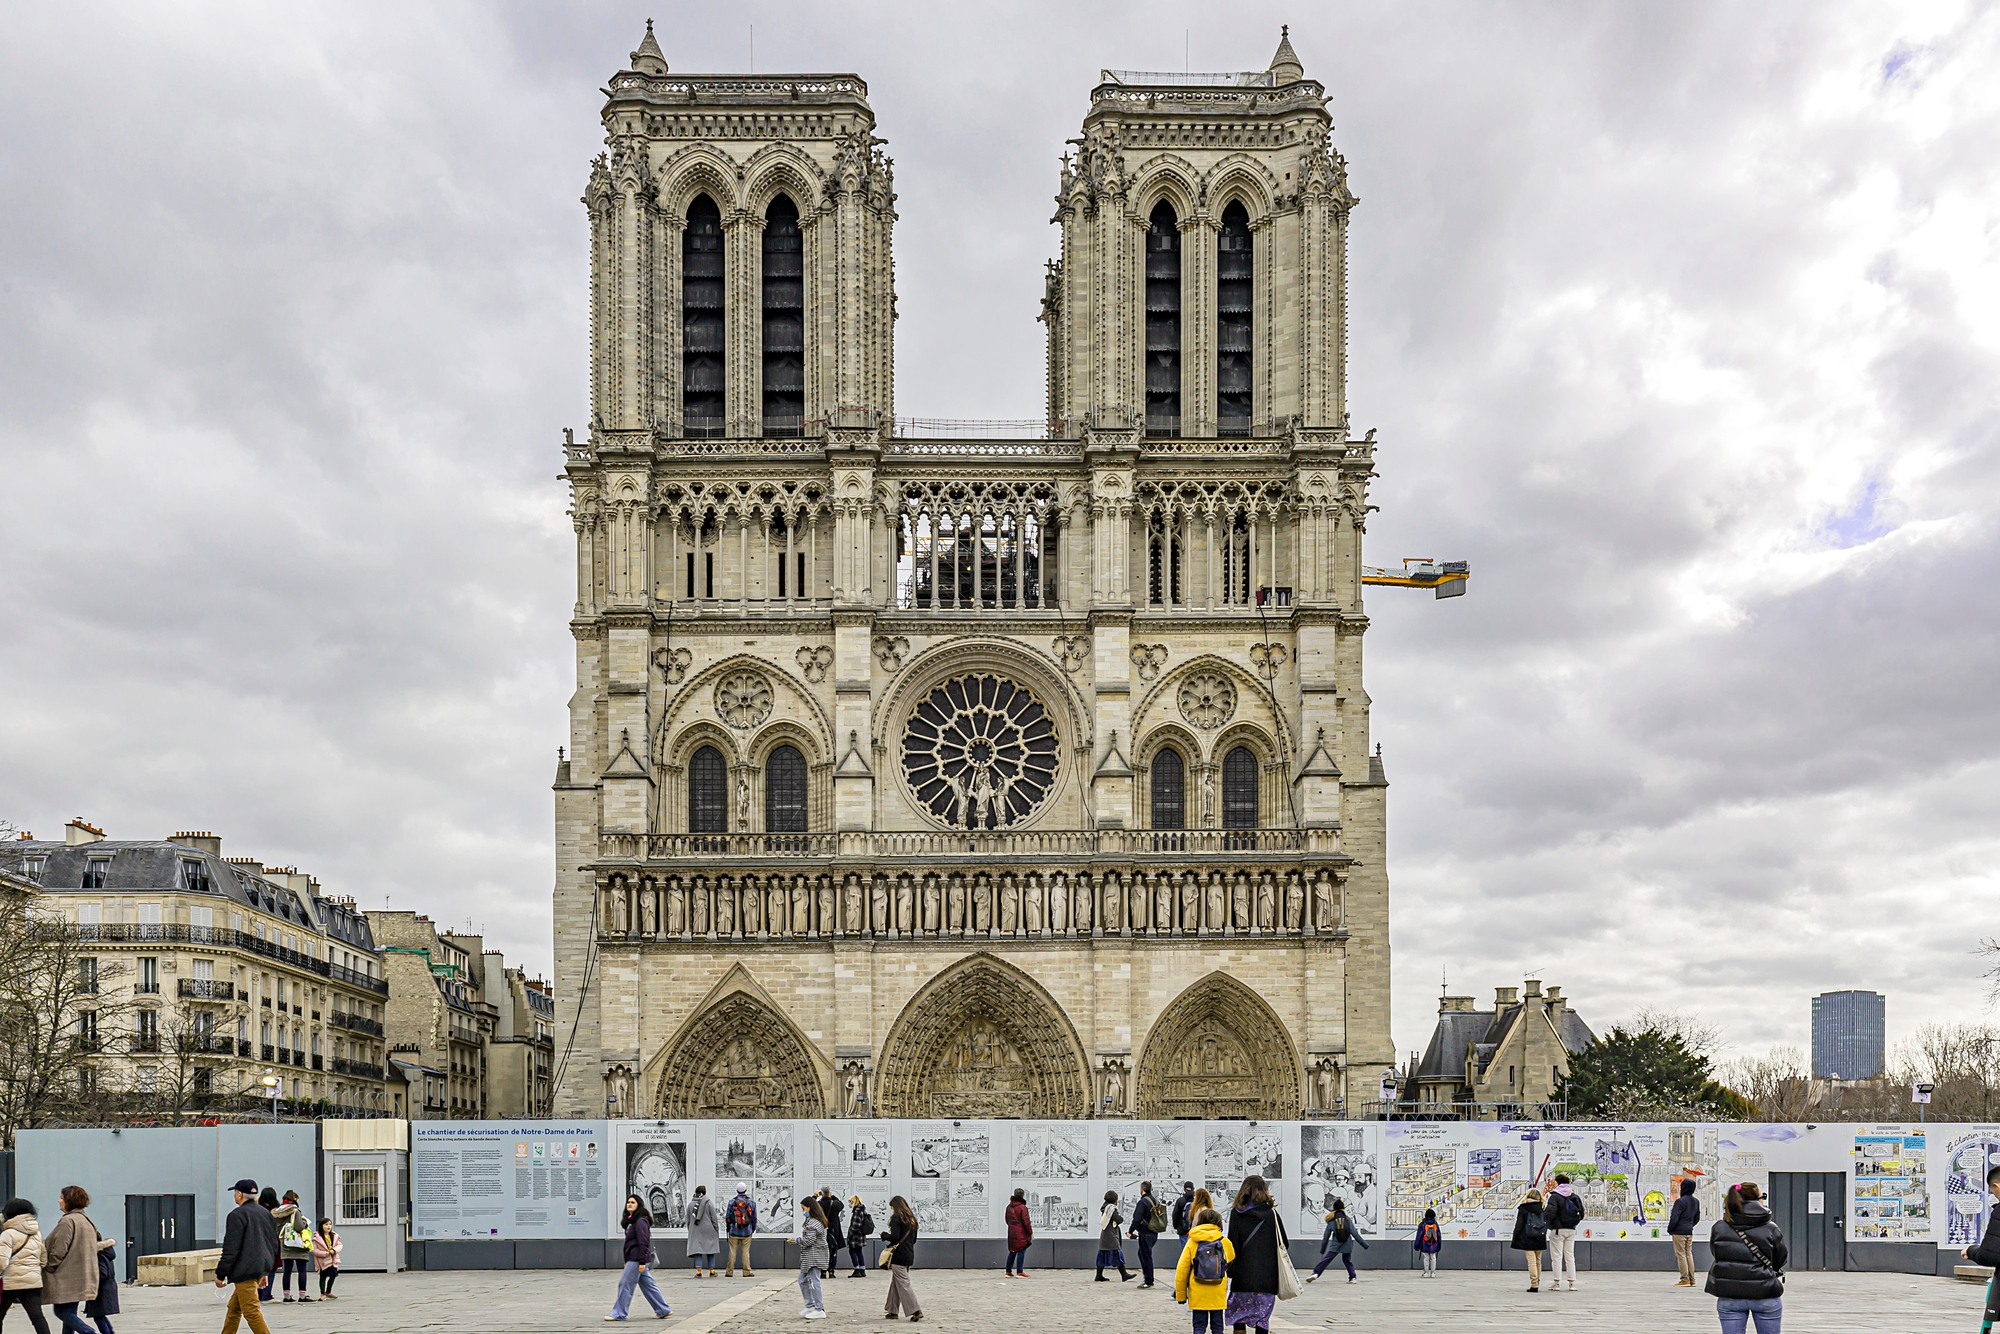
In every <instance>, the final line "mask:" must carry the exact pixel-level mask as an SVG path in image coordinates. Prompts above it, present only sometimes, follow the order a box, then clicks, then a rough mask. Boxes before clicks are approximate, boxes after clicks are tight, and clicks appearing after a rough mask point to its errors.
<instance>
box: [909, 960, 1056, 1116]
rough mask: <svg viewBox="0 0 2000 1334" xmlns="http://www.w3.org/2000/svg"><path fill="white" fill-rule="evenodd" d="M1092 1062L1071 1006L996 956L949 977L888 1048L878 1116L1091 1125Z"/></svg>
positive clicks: (956, 968)
mask: <svg viewBox="0 0 2000 1334" xmlns="http://www.w3.org/2000/svg"><path fill="white" fill-rule="evenodd" d="M1089 1068H1090V1067H1089V1062H1088V1060H1087V1059H1086V1057H1085V1056H1084V1051H1083V1043H1082V1042H1081V1041H1080V1040H1079V1039H1078V1038H1077V1035H1076V1029H1075V1027H1074V1026H1073V1025H1071V1023H1070V1021H1069V1018H1068V1016H1066V1015H1065V1014H1064V1013H1063V1010H1062V1007H1061V1006H1060V1005H1058V1004H1057V1003H1056V1000H1055V998H1054V997H1053V996H1051V995H1049V993H1048V992H1047V991H1046V990H1044V989H1043V988H1042V986H1041V984H1040V983H1038V982H1036V981H1035V980H1034V979H1033V978H1031V977H1029V976H1028V975H1027V974H1026V973H1024V972H1022V971H1021V970H1020V969H1019V968H1016V967H1014V966H1013V965H1012V964H1010V963H1006V962H1004V961H1003V960H1001V959H998V958H995V957H994V956H993V955H991V954H974V955H971V956H970V957H968V958H964V959H961V960H959V961H958V962H957V963H955V964H953V965H951V966H950V967H949V968H946V969H945V970H944V971H943V972H941V973H939V974H938V975H937V976H936V977H934V978H932V979H931V980H930V981H929V982H928V983H926V984H925V985H924V987H923V989H922V990H920V991H919V992H917V994H916V995H915V996H913V997H911V998H910V1002H909V1004H907V1005H905V1006H904V1007H903V1012H902V1013H901V1014H900V1015H898V1016H897V1017H896V1023H895V1026H894V1027H892V1028H891V1029H890V1030H889V1037H888V1039H887V1041H885V1042H884V1043H883V1044H882V1059H881V1064H880V1068H879V1070H878V1073H877V1076H876V1082H875V1087H876V1101H875V1108H874V1111H875V1114H876V1115H878V1116H1031V1117H1070V1116H1084V1115H1087V1114H1088V1113H1089V1111H1090V1077H1089Z"/></svg>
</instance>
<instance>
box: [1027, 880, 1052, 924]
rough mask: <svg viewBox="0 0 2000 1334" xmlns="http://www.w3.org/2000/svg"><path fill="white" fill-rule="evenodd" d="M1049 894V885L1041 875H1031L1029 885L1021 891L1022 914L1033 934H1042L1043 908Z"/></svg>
mask: <svg viewBox="0 0 2000 1334" xmlns="http://www.w3.org/2000/svg"><path fill="white" fill-rule="evenodd" d="M1047 896H1048V887H1047V886H1046V885H1044V884H1043V883H1042V878H1041V877H1040V876H1039V875H1031V876H1029V877H1028V884H1027V887H1026V888H1025V889H1023V890H1022V891H1021V916H1022V918H1023V920H1024V921H1025V923H1026V925H1027V928H1028V934H1029V935H1031V936H1039V935H1041V934H1042V908H1043V907H1044V905H1045V904H1046V903H1047V901H1048V899H1047Z"/></svg>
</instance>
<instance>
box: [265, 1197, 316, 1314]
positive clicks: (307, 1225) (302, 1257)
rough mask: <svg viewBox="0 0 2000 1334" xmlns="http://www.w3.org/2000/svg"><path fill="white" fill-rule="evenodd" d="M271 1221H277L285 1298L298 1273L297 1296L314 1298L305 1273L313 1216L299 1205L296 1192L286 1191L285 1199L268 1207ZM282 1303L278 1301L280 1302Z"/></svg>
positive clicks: (309, 1258) (309, 1260)
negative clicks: (274, 1206)
mask: <svg viewBox="0 0 2000 1334" xmlns="http://www.w3.org/2000/svg"><path fill="white" fill-rule="evenodd" d="M271 1221H272V1222H274V1223H276V1224H277V1225H278V1246H279V1254H280V1257H281V1258H282V1260H283V1269H284V1279H283V1283H284V1288H285V1301H288V1302H289V1301H292V1300H294V1299H293V1297H292V1275H293V1274H297V1275H298V1276H299V1295H298V1298H297V1300H298V1301H302V1302H309V1301H313V1300H315V1299H314V1297H313V1295H312V1290H311V1289H310V1288H309V1287H308V1286H307V1285H306V1273H307V1271H308V1270H309V1268H310V1267H311V1265H312V1253H313V1240H312V1238H313V1231H312V1220H311V1219H310V1218H307V1217H306V1211H305V1210H303V1209H301V1208H299V1193H298V1192H297V1191H295V1190H288V1191H286V1192H285V1202H284V1203H283V1204H280V1205H279V1206H278V1207H277V1208H275V1209H273V1210H272V1211H271ZM282 1304H283V1303H280V1305H282Z"/></svg>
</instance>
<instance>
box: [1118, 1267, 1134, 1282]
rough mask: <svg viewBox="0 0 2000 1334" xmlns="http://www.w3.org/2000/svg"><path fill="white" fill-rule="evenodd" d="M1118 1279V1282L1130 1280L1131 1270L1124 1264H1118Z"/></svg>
mask: <svg viewBox="0 0 2000 1334" xmlns="http://www.w3.org/2000/svg"><path fill="white" fill-rule="evenodd" d="M1118 1281H1119V1282H1120V1283H1130V1282H1131V1281H1132V1271H1131V1270H1129V1269H1127V1268H1126V1267H1125V1266H1124V1265H1119V1266H1118Z"/></svg>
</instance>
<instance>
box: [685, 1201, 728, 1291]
mask: <svg viewBox="0 0 2000 1334" xmlns="http://www.w3.org/2000/svg"><path fill="white" fill-rule="evenodd" d="M721 1249H722V1211H721V1210H720V1209H718V1208H716V1207H715V1197H714V1196H712V1195H710V1194H709V1193H708V1187H707V1186H696V1187H695V1188H694V1199H693V1201H692V1202H691V1203H690V1204H689V1205H688V1239H687V1253H688V1259H690V1260H692V1261H694V1275H695V1277H696V1278H714V1277H715V1253H716V1252H717V1251H719V1250H721ZM704 1271H706V1272H704Z"/></svg>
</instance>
